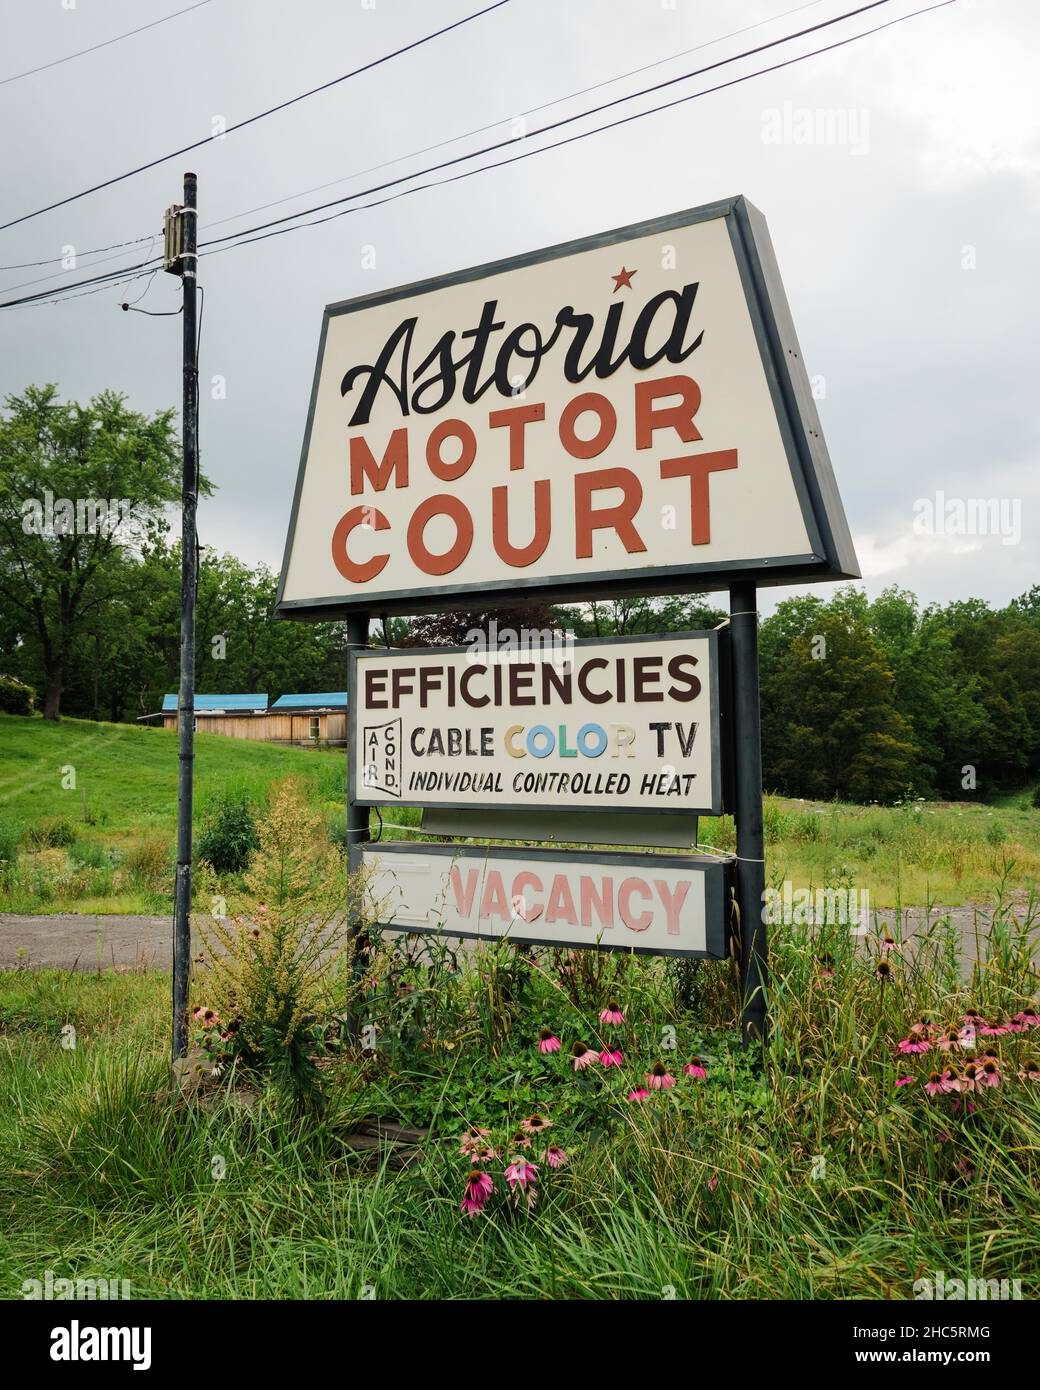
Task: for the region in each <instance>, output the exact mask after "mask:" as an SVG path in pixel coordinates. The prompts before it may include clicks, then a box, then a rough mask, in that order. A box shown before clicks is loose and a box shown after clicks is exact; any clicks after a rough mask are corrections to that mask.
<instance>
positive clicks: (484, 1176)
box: [460, 1168, 495, 1216]
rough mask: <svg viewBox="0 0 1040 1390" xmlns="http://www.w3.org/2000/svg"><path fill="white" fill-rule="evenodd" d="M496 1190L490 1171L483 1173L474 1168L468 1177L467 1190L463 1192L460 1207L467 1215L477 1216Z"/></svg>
mask: <svg viewBox="0 0 1040 1390" xmlns="http://www.w3.org/2000/svg"><path fill="white" fill-rule="evenodd" d="M494 1190H495V1184H494V1183H493V1182H492V1181H491V1174H490V1173H482V1172H480V1170H479V1169H477V1168H474V1169H473V1171H472V1172H471V1173H470V1174H469V1175H468V1176H467V1178H466V1191H465V1192H464V1193H463V1196H462V1202H461V1204H460V1209H461V1210H462V1211H463V1212H464V1213H465V1215H466V1216H477V1215H478V1214H479V1213H480V1212H482V1211H483V1210H484V1204H485V1202H486V1201H487V1199H488V1198H489V1197H490V1196H491V1194H492V1192H494Z"/></svg>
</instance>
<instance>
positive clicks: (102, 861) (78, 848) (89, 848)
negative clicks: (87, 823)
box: [69, 840, 112, 869]
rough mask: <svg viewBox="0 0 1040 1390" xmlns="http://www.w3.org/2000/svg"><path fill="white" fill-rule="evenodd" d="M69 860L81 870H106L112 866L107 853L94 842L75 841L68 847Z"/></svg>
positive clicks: (102, 846) (101, 846)
mask: <svg viewBox="0 0 1040 1390" xmlns="http://www.w3.org/2000/svg"><path fill="white" fill-rule="evenodd" d="M69 858H70V859H71V860H72V862H73V864H76V865H78V866H79V867H80V868H81V869H106V868H110V867H111V864H112V860H111V858H110V856H109V854H108V851H107V850H106V849H105V847H104V845H99V844H98V843H97V841H96V840H77V841H76V842H75V844H73V845H71V846H70V847H69Z"/></svg>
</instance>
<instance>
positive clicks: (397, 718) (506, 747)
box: [349, 632, 722, 816]
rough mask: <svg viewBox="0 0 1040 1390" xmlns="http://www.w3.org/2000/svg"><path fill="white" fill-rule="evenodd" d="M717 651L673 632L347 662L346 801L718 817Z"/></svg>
mask: <svg viewBox="0 0 1040 1390" xmlns="http://www.w3.org/2000/svg"><path fill="white" fill-rule="evenodd" d="M546 635H547V636H548V635H549V634H546ZM718 645H719V639H718V634H717V633H714V632H680V633H669V634H668V635H666V636H660V637H629V638H620V639H618V638H615V639H613V640H611V641H606V642H604V641H600V640H598V639H592V640H589V641H578V642H572V643H570V644H568V645H566V646H557V647H553V646H549V647H547V648H545V649H539V650H535V651H524V650H515V649H511V650H499V649H495V650H492V651H488V650H486V649H481V648H476V647H469V648H448V649H446V648H435V649H415V650H385V651H379V650H377V649H373V650H367V651H360V652H355V653H353V654H352V657H351V662H352V666H351V689H352V690H353V692H354V698H353V701H352V704H351V709H350V737H349V746H350V759H349V762H350V797H351V800H352V801H354V802H355V804H357V805H369V806H388V805H390V806H392V805H399V806H443V807H452V808H454V809H457V810H476V809H480V808H492V809H496V810H501V809H505V808H512V809H516V808H526V809H532V808H536V807H544V806H551V807H552V808H553V809H554V810H556V811H644V812H655V813H661V812H678V813H682V814H685V815H687V816H690V815H696V814H704V815H718V814H719V813H720V812H721V810H722V773H721V767H720V754H719V744H720V739H719V691H718Z"/></svg>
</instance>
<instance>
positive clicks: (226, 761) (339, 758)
mask: <svg viewBox="0 0 1040 1390" xmlns="http://www.w3.org/2000/svg"><path fill="white" fill-rule="evenodd" d="M196 750H197V760H196V815H195V819H196V823H197V824H200V823H202V822H203V821H204V820H205V817H206V815H207V810H208V807H209V806H210V804H211V803H212V801H213V799H214V798H215V797H216V796H218V795H220V794H225V793H227V792H229V791H231V792H240V793H242V794H243V795H245V796H247V797H249V798H250V799H251V800H252V801H253V802H254V803H255V804H256V806H257V807H262V805H263V803H264V801H265V799H266V797H267V794H268V791H269V789H270V787H271V785H272V784H273V783H274V782H276V781H278V780H280V779H281V778H284V777H286V776H288V775H290V774H292V775H293V776H295V777H297V778H299V779H301V780H302V781H303V782H304V784H305V786H306V787H307V790H308V795H309V796H310V798H311V800H312V802H313V803H314V804H315V805H316V806H318V807H319V808H320V809H321V811H322V814H323V816H324V818H325V819H326V821H327V822H328V823H329V824H330V825H334V824H336V823H338V822H341V821H342V817H343V808H344V804H345V799H346V790H345V789H346V762H345V758H344V756H343V754H342V752H337V751H335V750H333V751H329V752H321V751H318V750H314V749H306V748H281V747H274V746H271V745H268V744H262V743H248V742H246V741H244V740H236V739H229V738H223V737H220V736H218V735H206V734H201V735H199V737H198V738H197V740H196ZM69 768H71V769H73V770H74V772H75V786H74V787H73V786H69V787H65V786H63V784H62V783H63V778H64V779H65V781H69V780H70V779H69V776H68V771H67V770H68V769H69ZM1029 799H1030V798H1029V795H1028V793H1019V794H1016V795H1015V796H1011V797H1007V798H1005V799H1004V801H1003V802H1002V803H1001V804H998V805H985V804H979V803H969V802H964V803H957V804H934V803H924V802H914V803H909V804H906V805H903V806H897V807H880V806H867V807H865V806H849V805H841V804H837V803H828V804H814V803H811V802H799V801H791V800H784V799H781V798H777V797H767V799H766V836H767V859H768V862H767V877H768V879H769V880H770V881H773V882H782V881H784V880H788V881H791V882H792V883H793V884H794V886H795V887H796V888H806V887H812V888H826V887H843V888H855V889H857V890H859V891H867V892H869V894H870V902H871V904H872V905H873V906H876V907H891V906H893V905H895V904H896V903H897V902H901V903H903V904H904V905H906V904H918V905H920V904H924V903H926V902H928V901H929V900H931V901H934V902H938V903H941V904H944V905H956V904H959V903H965V902H973V901H979V902H986V901H988V900H989V899H991V898H992V896H993V885H994V883H995V882H996V881H997V880H998V879H1004V880H1006V882H1007V883H1008V884H1009V885H1010V886H1011V887H1014V888H1019V889H1021V890H1023V891H1025V892H1029V891H1031V890H1033V889H1034V888H1035V887H1036V886H1037V885H1038V884H1040V811H1038V810H1035V809H1033V808H1032V807H1031V806H1030V805H1029V804H1028V802H1029ZM84 804H85V807H86V817H87V819H86V820H84ZM419 815H420V813H419V812H418V811H410V810H406V809H402V810H398V811H396V812H389V813H387V815H386V822H387V827H386V830H385V834H386V835H387V836H388V837H390V836H392V835H393V834H394V833H395V832H394V830H393V828H392V827H393V824H394V822H395V821H397V822H400V823H403V824H408V825H412V826H415V825H418V823H419ZM176 816H177V741H176V735H175V733H173V732H172V731H171V732H167V731H165V730H159V729H143V728H138V727H135V726H133V725H125V724H93V723H89V722H86V721H82V720H63V721H62V722H61V723H60V724H49V723H45V722H44V721H43V720H42V719H22V718H18V717H15V716H11V715H0V861H2V860H4V859H7V860H9V861H10V859H11V856H12V854H13V855H16V856H17V872H11V871H10V869H8V871H7V873H6V874H5V875H4V876H3V877H0V910H7V911H17V912H30V913H31V912H51V913H54V912H82V913H91V912H160V911H163V910H165V909H166V908H167V907H168V905H169V900H170V897H171V884H172V872H173V867H172V866H173V849H174V840H175V826H176ZM55 819H61V820H64V821H67V822H68V823H69V825H70V826H71V828H72V831H73V833H74V839H75V843H74V844H71V845H64V846H50V845H44V846H42V847H38V846H33V845H32V844H30V843H27V835H26V832H27V831H31V828H32V827H33V826H38V825H40V823H41V822H48V821H53V820H55ZM700 839H701V842H702V843H703V844H706V845H712V846H714V847H716V848H718V849H722V850H732V849H733V848H734V843H735V842H734V830H733V822H732V820H731V818H730V817H728V816H723V817H720V818H718V819H717V820H710V819H704V820H702V821H701V823H700ZM5 846H6V847H7V848H6V851H5Z"/></svg>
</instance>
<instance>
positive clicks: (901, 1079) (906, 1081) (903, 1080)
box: [896, 1076, 914, 1086]
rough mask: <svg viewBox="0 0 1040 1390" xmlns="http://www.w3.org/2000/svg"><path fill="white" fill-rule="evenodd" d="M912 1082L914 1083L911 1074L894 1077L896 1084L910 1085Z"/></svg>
mask: <svg viewBox="0 0 1040 1390" xmlns="http://www.w3.org/2000/svg"><path fill="white" fill-rule="evenodd" d="M913 1084H914V1078H913V1077H912V1076H897V1077H896V1085H897V1086H912V1085H913Z"/></svg>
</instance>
